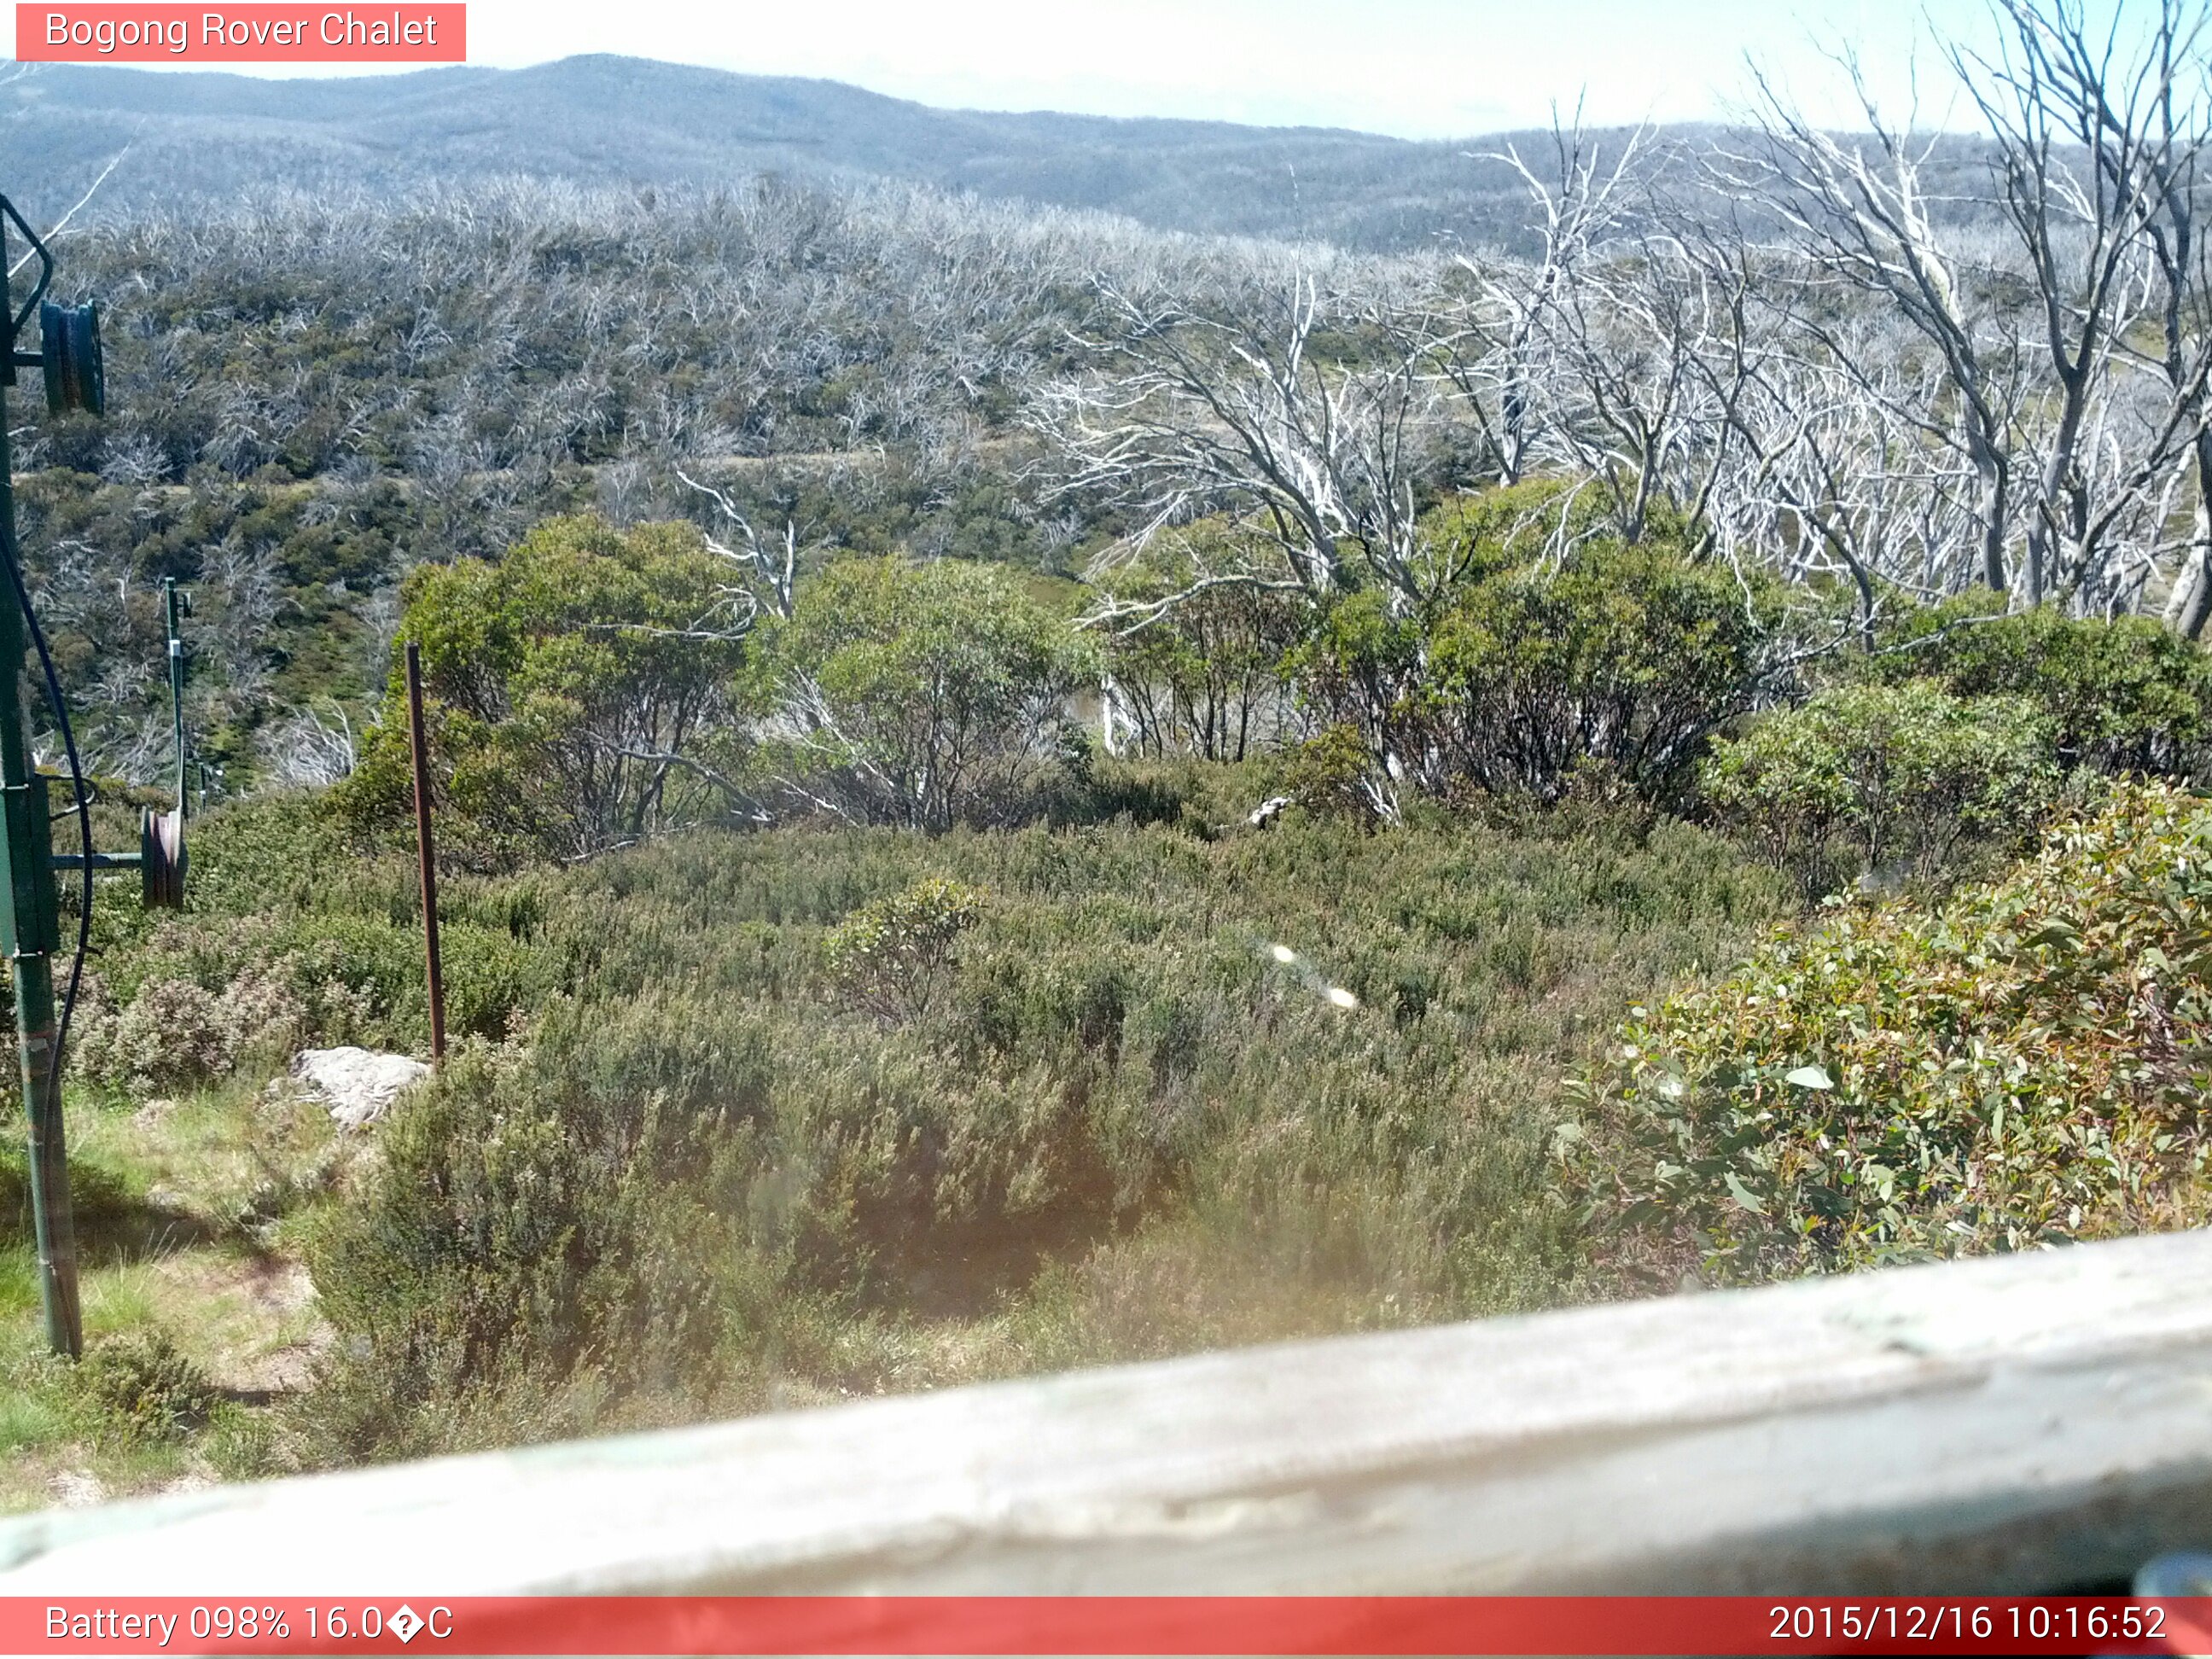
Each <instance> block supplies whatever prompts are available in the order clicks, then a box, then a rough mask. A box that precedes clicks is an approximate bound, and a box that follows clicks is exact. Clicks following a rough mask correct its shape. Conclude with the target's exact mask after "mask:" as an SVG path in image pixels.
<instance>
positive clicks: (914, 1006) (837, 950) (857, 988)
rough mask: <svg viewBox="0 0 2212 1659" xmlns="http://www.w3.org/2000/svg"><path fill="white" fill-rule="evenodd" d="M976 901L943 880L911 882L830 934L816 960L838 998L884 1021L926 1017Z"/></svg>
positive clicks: (955, 884)
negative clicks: (823, 963)
mask: <svg viewBox="0 0 2212 1659" xmlns="http://www.w3.org/2000/svg"><path fill="white" fill-rule="evenodd" d="M982 898H983V896H982V895H981V894H980V893H978V892H977V891H975V889H974V888H972V887H965V886H963V885H962V884H960V883H958V882H957V881H953V880H951V879H949V878H946V877H943V876H933V877H931V878H928V879H927V880H923V881H918V882H916V883H915V884H914V885H913V886H911V887H908V888H906V889H905V890H902V891H900V892H897V893H894V894H892V895H891V896H890V897H888V898H880V899H878V900H876V901H875V902H873V903H872V904H864V905H862V906H861V907H860V908H859V909H857V910H855V911H854V912H853V914H852V915H849V916H848V917H846V918H845V920H844V921H841V922H839V923H838V924H837V925H836V927H833V928H831V929H830V930H829V938H828V939H826V940H824V941H823V957H824V959H825V960H826V961H827V963H828V964H829V976H830V977H831V978H832V979H834V980H835V981H837V983H838V985H839V986H840V987H842V989H843V990H844V991H845V993H846V994H848V996H851V997H853V998H854V1000H857V1001H858V1002H860V1004H861V1005H862V1006H864V1007H866V1008H868V1009H870V1010H871V1011H872V1012H874V1013H875V1014H876V1016H877V1017H878V1018H881V1019H885V1020H896V1019H907V1018H914V1017H915V1016H917V1015H920V1014H923V1013H927V1012H928V1009H929V1004H930V1000H931V998H932V996H933V994H935V992H936V990H937V988H938V984H939V980H940V978H941V977H942V975H943V974H944V971H945V968H946V967H947V966H948V965H949V964H950V963H951V959H952V947H953V945H954V943H955V942H956V941H957V939H959V937H960V935H961V934H962V933H965V932H966V931H967V930H968V929H969V927H973V926H974V925H975V915H976V912H977V911H978V910H979V909H980V908H981V905H982Z"/></svg>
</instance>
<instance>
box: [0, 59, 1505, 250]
mask: <svg viewBox="0 0 2212 1659" xmlns="http://www.w3.org/2000/svg"><path fill="white" fill-rule="evenodd" d="M1510 136H1511V135H1500V136H1495V137H1474V138H1468V139H1462V140H1453V141H1416V140H1411V139H1403V138H1395V137H1387V136H1385V135H1382V134H1376V133H1365V132H1359V131H1354V130H1352V129H1348V128H1335V127H1312V126H1297V127H1256V126H1249V125H1241V124H1238V123H1234V122H1227V121H1220V122H1214V121H1204V120H1197V119H1193V118H1167V117H1124V116H1107V115H1084V114H1073V113H1068V112H1060V111H1051V110H1035V111H1026V112H998V111H984V110H959V109H939V108H935V107H933V106H928V105H924V104H919V103H915V102H912V101H910V100H904V99H899V98H893V97H890V96H889V95H887V94H881V93H875V92H870V91H867V90H866V89H865V88H860V87H854V86H851V85H848V84H847V83H845V82H837V81H829V80H814V79H807V78H803V77H798V76H750V75H738V74H734V73H732V72H730V71H726V70H714V69H706V68H702V67H699V66H696V65H690V64H666V63H661V62H659V61H657V60H654V59H650V58H625V57H618V56H614V55H611V54H594V55H588V56H583V57H574V58H562V59H558V60H556V61H555V62H552V63H550V64H537V65H532V67H530V68H527V69H521V70H497V69H489V68H483V67H480V66H475V65H453V66H441V67H439V68H435V69H427V70H415V71H411V72H409V73H404V74H399V75H392V76H363V77H358V78H338V79H326V80H293V81H285V80H264V79H258V78H255V77H252V76H240V75H230V74H224V73H222V72H220V71H204V70H191V71H179V72H155V71H151V70H131V69H126V68H123V67H119V66H108V65H84V64H24V65H21V66H19V67H18V69H17V70H16V72H15V74H14V75H13V76H9V77H8V78H7V79H6V80H5V81H4V82H0V188H6V189H8V190H9V191H10V192H11V193H12V194H14V195H15V197H16V199H17V200H18V202H19V203H20V204H22V205H23V206H24V208H25V210H26V211H27V212H28V213H30V214H31V215H32V216H33V218H34V219H38V218H41V217H44V218H46V219H51V218H52V217H53V216H57V215H58V214H59V213H60V212H62V211H64V210H66V209H67V208H68V206H69V205H70V204H71V203H72V202H74V201H75V200H76V198H77V197H78V196H80V195H81V194H82V192H83V191H84V189H85V188H86V186H87V185H89V184H90V183H91V181H92V179H94V178H95V177H96V176H98V174H99V172H100V168H102V167H105V166H106V164H107V162H108V161H110V160H112V158H113V157H114V156H115V155H117V154H118V152H119V151H121V150H123V149H125V146H126V145H128V146H129V147H130V154H129V155H127V156H126V157H125V164H124V165H123V166H122V167H118V169H117V170H116V173H115V174H114V175H113V176H112V177H111V178H110V179H109V180H108V182H107V184H106V185H105V186H103V188H102V190H101V191H100V197H99V198H98V200H97V203H96V204H95V207H94V209H88V212H96V214H97V216H101V217H122V216H131V215H134V214H137V213H142V212H145V211H149V210H162V209H166V208H173V207H175V206H178V205H179V204H190V203H192V202H195V201H209V200H223V199H236V198H237V197H240V196H241V195H246V194H250V193H252V192H253V191H257V190H266V189H269V188H271V187H276V188H289V189H298V190H304V191H331V190H343V189H354V190H366V191H371V192H380V193H392V194H398V193H403V192H404V191H407V190H410V189H415V188H421V187H423V186H425V185H429V184H432V183H435V182H448V183H462V182H467V181H470V180H473V179H483V178H487V177H491V176H504V175H516V174H520V175H528V176H538V177H545V178H556V179H567V180H570V181H573V182H575V183H578V184H582V185H622V186H629V187H633V188H643V187H647V186H666V185H707V184H726V183H731V182H734V181H736V180H737V179H741V178H744V177H750V176H754V175H757V174H759V173H784V174H788V175H793V176H796V177H804V178H811V179H897V180H902V181H907V182H912V183H917V184H922V185H929V186H931V187H933V188H935V189H939V190H945V191H954V192H967V191H972V192H974V193H975V194H976V195H979V196H984V197H999V198H1006V199H1014V200H1020V201H1025V202H1029V203H1032V204H1037V205H1040V206H1049V207H1063V208H1071V209H1078V210H1095V211H1103V212H1109V213H1115V214H1121V215H1123V216H1127V217H1129V218H1132V219H1134V220H1136V221H1138V222H1140V223H1143V224H1146V225H1150V226H1152V227H1153V228H1158V229H1164V230H1175V231H1189V232H1195V233H1199V234H1242V235H1259V236H1273V237H1291V238H1313V239H1318V240H1328V241H1334V242H1337V243H1340V244H1342V245H1344V246H1353V247H1360V248H1367V249H1375V250H1390V249H1402V248H1407V247H1410V246H1419V245H1420V244H1422V243H1425V242H1427V241H1430V240H1433V239H1435V238H1437V237H1438V236H1440V235H1452V236H1457V237H1460V238H1462V239H1463V240H1473V241H1482V240H1494V239H1496V238H1498V236H1500V235H1502V234H1510V231H1511V228H1512V227H1513V226H1514V225H1515V224H1516V223H1517V222H1518V220H1519V218H1520V214H1519V212H1518V207H1519V204H1520V191H1519V185H1518V180H1517V179H1516V178H1515V177H1514V175H1513V173H1512V172H1511V170H1510V168H1509V167H1506V166H1504V164H1503V163H1501V162H1498V161H1494V160H1487V159H1484V158H1482V157H1480V156H1477V155H1470V154H1469V153H1468V152H1469V150H1470V149H1474V148H1476V147H1484V148H1487V147H1494V146H1495V145H1497V144H1498V143H1502V142H1504V140H1505V139H1506V138H1507V137H1510ZM1509 210H1510V211H1509Z"/></svg>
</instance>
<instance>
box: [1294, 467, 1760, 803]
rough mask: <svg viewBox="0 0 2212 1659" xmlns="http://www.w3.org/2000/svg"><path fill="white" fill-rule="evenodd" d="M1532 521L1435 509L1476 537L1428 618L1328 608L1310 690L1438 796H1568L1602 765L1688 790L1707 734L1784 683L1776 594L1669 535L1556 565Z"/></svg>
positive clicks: (1307, 673) (1439, 523)
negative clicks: (1677, 544) (1694, 555)
mask: <svg viewBox="0 0 2212 1659" xmlns="http://www.w3.org/2000/svg"><path fill="white" fill-rule="evenodd" d="M1499 493H1501V494H1504V493H1506V492H1499ZM1538 504H1539V505H1541V501H1540V502H1539V503H1538ZM1525 518H1526V514H1525V513H1509V512H1508V511H1507V510H1506V508H1505V507H1504V505H1501V504H1498V503H1485V501H1484V498H1482V497H1480V496H1478V497H1475V498H1474V499H1473V501H1471V502H1469V503H1466V504H1455V505H1454V506H1453V507H1450V508H1447V509H1440V510H1439V513H1438V514H1437V515H1432V520H1431V522H1432V526H1433V529H1432V533H1433V534H1434V535H1436V536H1437V537H1438V538H1440V540H1441V542H1442V544H1445V545H1447V546H1449V544H1451V538H1455V537H1458V538H1468V545H1467V546H1466V547H1465V548H1464V549H1463V550H1460V551H1459V552H1457V553H1455V554H1454V555H1453V556H1452V557H1451V559H1450V561H1449V562H1451V563H1452V565H1453V567H1454V568H1455V570H1456V572H1457V578H1456V581H1455V586H1452V587H1451V588H1450V589H1449V592H1448V593H1447V596H1446V598H1445V599H1443V601H1442V602H1440V604H1439V605H1438V606H1437V608H1436V609H1435V610H1434V611H1433V612H1432V613H1431V614H1426V615H1410V614H1400V613H1398V612H1395V611H1393V610H1392V609H1391V608H1390V607H1389V605H1387V604H1386V603H1385V602H1384V600H1383V597H1382V596H1381V595H1380V594H1379V593H1376V592H1371V591H1370V592H1358V593H1355V594H1352V595H1351V596H1349V597H1348V598H1346V599H1344V600H1341V601H1340V602H1338V603H1337V604H1335V605H1333V606H1332V607H1330V608H1329V610H1328V611H1327V612H1326V613H1325V614H1324V615H1323V616H1322V617H1320V618H1318V619H1317V621H1316V626H1315V629H1314V631H1313V633H1312V635H1310V638H1309V640H1308V641H1307V643H1306V644H1305V645H1304V647H1303V648H1302V649H1301V651H1300V652H1299V653H1298V654H1297V658H1296V659H1295V662H1296V665H1297V670H1298V672H1299V675H1300V679H1299V690H1300V693H1301V695H1302V696H1304V698H1305V699H1306V700H1307V702H1309V704H1310V706H1311V707H1313V708H1315V709H1316V711H1317V712H1319V713H1320V714H1322V715H1323V716H1324V717H1325V718H1327V719H1328V720H1330V721H1331V722H1332V723H1344V724H1347V725H1349V726H1352V727H1353V729H1355V730H1357V731H1358V732H1360V734H1361V736H1362V738H1363V739H1364V741H1365V742H1366V743H1367V744H1368V745H1369V747H1370V751H1371V752H1372V754H1373V755H1374V757H1375V758H1376V762H1377V763H1378V765H1379V766H1380V767H1381V768H1382V769H1391V763H1395V771H1394V773H1393V775H1395V776H1403V777H1405V778H1407V779H1409V780H1411V781H1413V783H1415V784H1416V785H1417V786H1419V787H1422V788H1424V789H1426V790H1429V791H1431V792H1434V793H1448V792H1450V791H1455V790H1462V789H1476V790H1481V791H1486V792H1489V793H1497V794H1510V795H1522V796H1528V797H1531V798H1534V799H1538V800H1543V801H1549V800H1554V799H1558V798H1559V797H1560V796H1561V795H1562V794H1563V793H1566V791H1567V790H1568V789H1569V788H1570V787H1571V784H1572V781H1573V780H1574V779H1575V778H1576V776H1577V774H1578V772H1581V771H1583V769H1586V768H1588V767H1589V765H1591V764H1592V763H1600V764H1601V765H1602V766H1603V767H1604V768H1605V769H1607V771H1608V772H1609V773H1610V774H1611V775H1613V776H1614V777H1615V778H1617V779H1618V780H1619V781H1620V783H1621V784H1622V785H1623V786H1625V787H1627V788H1629V789H1631V790H1632V791H1634V792H1635V793H1638V795H1640V796H1643V797H1644V798H1645V799H1651V800H1661V801H1664V800H1671V799H1676V798H1678V797H1679V796H1680V794H1681V793H1683V789H1684V787H1685V785H1686V782H1687V781H1688V779H1689V776H1690V775H1691V771H1692V769H1693V768H1694V766H1695V764H1696V763H1697V761H1698V760H1699V757H1700V756H1701V755H1702V754H1703V752H1704V749H1705V744H1706V742H1707V740H1708V739H1709V738H1710V737H1711V734H1712V733H1714V732H1716V731H1717V730H1718V729H1720V728H1721V727H1722V726H1724V725H1725V724H1726V723H1727V722H1729V721H1730V720H1735V718H1737V717H1738V716H1740V715H1741V714H1746V713H1748V712H1749V711H1750V710H1751V709H1752V708H1754V707H1755V706H1756V705H1757V703H1758V702H1759V699H1760V698H1761V697H1762V696H1766V695H1769V694H1771V692H1772V691H1774V690H1778V689H1779V687H1778V678H1779V673H1780V671H1779V669H1778V667H1777V665H1776V659H1777V652H1776V645H1777V641H1778V638H1779V635H1780V633H1781V629H1782V624H1783V612H1782V605H1781V601H1780V593H1779V590H1778V589H1777V588H1775V587H1773V586H1771V585H1765V584H1760V583H1756V582H1754V583H1752V584H1750V585H1748V586H1747V585H1746V584H1745V583H1744V582H1743V581H1741V580H1739V579H1738V578H1737V577H1736V576H1735V574H1734V573H1732V572H1730V571H1728V570H1725V569H1722V568H1715V567H1711V566H1706V565H1699V564H1696V563H1693V562H1690V561H1689V560H1688V559H1687V558H1686V557H1685V556H1683V555H1682V554H1681V552H1680V550H1677V549H1675V548H1674V547H1672V546H1670V545H1669V544H1668V543H1667V541H1666V540H1665V539H1664V538H1660V537H1656V536H1655V537H1653V538H1650V539H1647V540H1645V541H1644V542H1641V543H1638V544H1636V545H1634V546H1625V545H1623V544H1620V543H1618V542H1611V541H1607V540H1604V539H1602V538H1599V539H1595V540H1591V541H1589V542H1586V543H1584V544H1583V545H1581V546H1580V547H1579V548H1577V550H1575V551H1574V552H1573V553H1572V554H1571V555H1570V556H1567V557H1566V558H1565V560H1564V561H1562V562H1557V563H1554V562H1552V561H1550V560H1548V559H1547V558H1545V557H1543V556H1541V554H1540V553H1538V552H1536V551H1534V550H1531V549H1529V548H1528V546H1527V545H1526V544H1527V543H1528V541H1529V540H1530V539H1531V538H1532V532H1531V529H1530V526H1529V525H1528V523H1527V522H1524V520H1525ZM1440 557H1441V555H1440Z"/></svg>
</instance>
